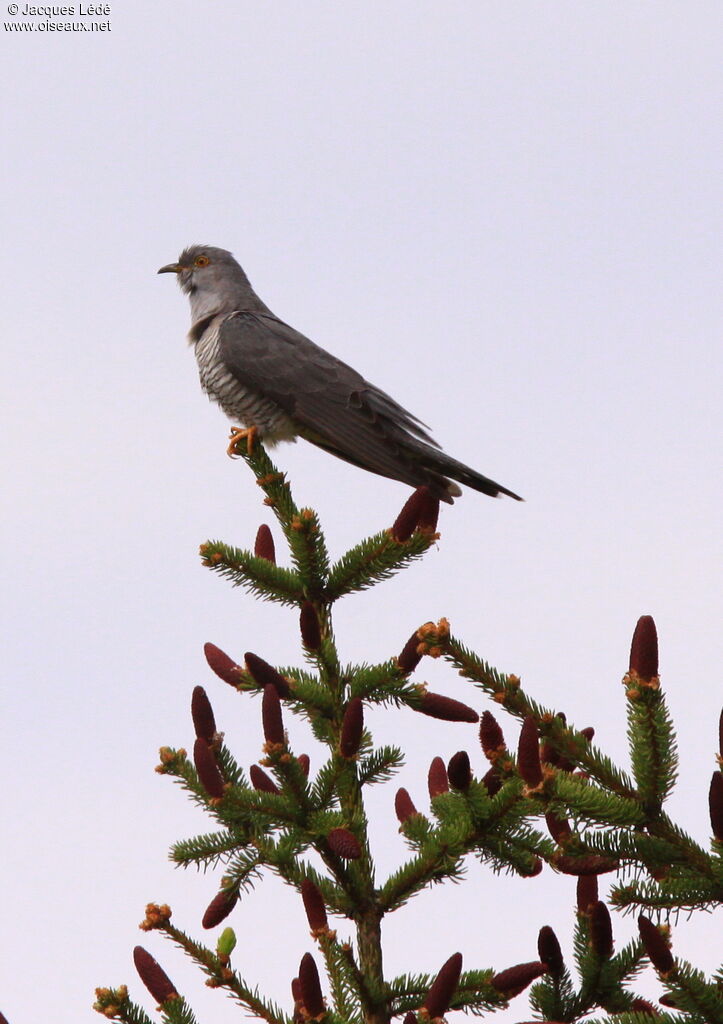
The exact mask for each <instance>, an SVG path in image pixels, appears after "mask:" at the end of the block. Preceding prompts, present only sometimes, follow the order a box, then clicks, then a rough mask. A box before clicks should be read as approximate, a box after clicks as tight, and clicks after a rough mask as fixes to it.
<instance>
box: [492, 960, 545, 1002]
mask: <svg viewBox="0 0 723 1024" xmlns="http://www.w3.org/2000/svg"><path fill="white" fill-rule="evenodd" d="M546 971H547V967H546V965H545V964H543V963H540V961H539V960H533V961H532V962H531V963H527V964H516V965H515V966H514V967H508V968H507V970H506V971H500V973H499V974H495V976H494V977H493V978H492V986H493V987H494V988H496V989H497V991H498V992H501V993H502V994H503V995H504V996H505V998H506V999H512V998H513V996H517V995H519V994H520V992H524V990H525V989H526V988H527V986H528V985H530V984H531V983H532V982H533V981H534V980H535V978H539V977H540V976H541V975H542V974H545V973H546Z"/></svg>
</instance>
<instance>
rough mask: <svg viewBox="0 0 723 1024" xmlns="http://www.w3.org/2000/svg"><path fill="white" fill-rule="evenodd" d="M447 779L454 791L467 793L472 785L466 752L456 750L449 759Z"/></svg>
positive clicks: (470, 769)
mask: <svg viewBox="0 0 723 1024" xmlns="http://www.w3.org/2000/svg"><path fill="white" fill-rule="evenodd" d="M447 778H448V779H449V782H450V785H451V786H453V787H454V788H455V789H459V790H460V791H461V792H462V793H466V792H467V790H468V789H469V787H470V785H471V783H472V768H471V765H470V763H469V754H468V753H467V751H466V750H458V751H457V753H456V754H453V755H452V757H451V758H450V759H449V764H448V765H447Z"/></svg>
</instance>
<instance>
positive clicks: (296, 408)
mask: <svg viewBox="0 0 723 1024" xmlns="http://www.w3.org/2000/svg"><path fill="white" fill-rule="evenodd" d="M219 349H220V356H221V358H222V359H223V361H224V363H225V364H226V366H227V367H228V368H229V370H230V371H231V373H233V375H234V376H235V377H236V378H237V379H238V380H239V382H240V383H241V384H243V385H244V387H247V388H249V389H251V390H252V391H254V392H256V393H258V394H261V395H263V396H265V397H266V398H268V399H270V400H271V401H273V402H275V403H276V404H277V405H278V406H279V407H280V408H281V409H283V411H284V412H285V413H286V414H287V415H288V416H290V417H291V418H292V420H293V421H294V422H295V424H296V425H297V427H298V428H299V433H300V434H301V435H302V436H303V437H306V438H307V439H308V440H310V441H313V442H314V443H315V444H318V445H320V446H321V447H325V448H327V449H328V450H330V451H333V452H334V453H335V454H337V455H339V456H341V457H342V458H345V459H347V460H348V461H350V462H354V463H357V464H358V465H361V466H364V467H365V468H367V469H371V470H372V471H374V472H376V473H380V474H382V475H383V476H391V477H394V478H397V479H400V478H403V476H404V475H405V474H404V468H403V467H404V464H405V463H406V462H408V461H410V462H411V461H413V452H414V451H415V450H417V451H418V449H419V448H420V447H424V446H426V445H430V446H432V447H433V448H435V449H438V448H439V445H438V444H437V443H436V441H434V440H433V439H432V438H431V437H430V436H429V434H428V433H427V432H426V431H425V430H424V424H422V423H421V421H420V420H418V419H417V418H416V416H413V415H412V414H411V413H409V412H407V411H406V409H403V408H402V406H400V405H398V404H397V402H395V401H394V399H393V398H391V397H390V396H389V395H387V394H386V393H385V392H383V391H381V390H380V389H379V388H376V387H374V385H373V384H370V383H369V382H368V381H366V380H365V379H364V378H363V377H362V376H361V375H360V374H359V373H357V372H356V370H353V369H352V368H351V367H350V366H347V364H346V363H343V362H342V361H341V360H340V359H337V358H336V357H335V356H333V355H331V353H329V352H326V351H325V350H324V349H323V348H320V347H319V346H318V345H315V344H314V342H313V341H310V340H309V338H306V337H304V335H303V334H300V333H299V332H298V331H295V330H294V329H293V328H292V327H289V326H288V324H285V323H283V322H282V321H281V320H277V319H276V317H274V316H271V315H268V314H258V313H245V312H239V313H234V314H232V315H231V316H230V317H228V318H227V319H226V320H225V321H224V323H223V325H222V326H221V330H220V333H219ZM410 456H412V458H411V459H410ZM400 463H401V465H400Z"/></svg>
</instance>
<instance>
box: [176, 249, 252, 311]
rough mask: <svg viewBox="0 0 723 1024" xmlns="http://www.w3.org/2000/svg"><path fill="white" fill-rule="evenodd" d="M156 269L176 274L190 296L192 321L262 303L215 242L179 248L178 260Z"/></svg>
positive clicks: (235, 263)
mask: <svg viewBox="0 0 723 1024" xmlns="http://www.w3.org/2000/svg"><path fill="white" fill-rule="evenodd" d="M158 273H159V274H175V275H176V278H177V280H178V283H179V285H180V286H181V289H182V290H183V291H184V292H185V293H186V294H187V295H188V297H189V299H190V300H191V315H192V318H193V320H194V322H195V321H196V320H198V319H199V317H201V316H206V315H207V314H209V313H231V312H234V311H235V310H239V309H247V308H251V309H258V308H261V307H262V306H263V303H262V302H261V300H260V299H259V298H258V297H257V296H256V295H255V293H254V291H253V289H252V288H251V285H250V284H249V279H248V278H247V277H246V274H245V273H244V272H243V269H242V268H241V267H240V266H239V264H238V263H237V262H236V260H235V259H234V258H233V256H232V255H231V253H230V252H227V250H226V249H218V248H217V247H216V246H215V245H191V246H189V248H188V249H184V250H183V252H182V253H181V255H180V256H179V257H178V263H169V264H168V265H167V266H165V267H161V269H160V270H159V271H158ZM263 308H264V309H265V308H266V307H263Z"/></svg>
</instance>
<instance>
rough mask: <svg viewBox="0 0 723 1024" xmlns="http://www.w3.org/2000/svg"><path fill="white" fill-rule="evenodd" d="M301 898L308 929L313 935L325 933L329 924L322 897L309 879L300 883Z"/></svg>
mask: <svg viewBox="0 0 723 1024" xmlns="http://www.w3.org/2000/svg"><path fill="white" fill-rule="evenodd" d="M301 898H302V900H303V901H304V910H305V911H306V918H307V920H308V922H309V928H311V930H312V932H314V934H316V933H317V932H321V931H325V930H326V929H327V928H328V927H329V924H328V921H327V919H326V906H325V905H324V897H323V896H322V895H321V892H320V891H319V889H318V887H317V886H316V885H315V884H314V883H313V882H312V881H311V879H310V878H305V879H304V881H303V882H302V883H301Z"/></svg>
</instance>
